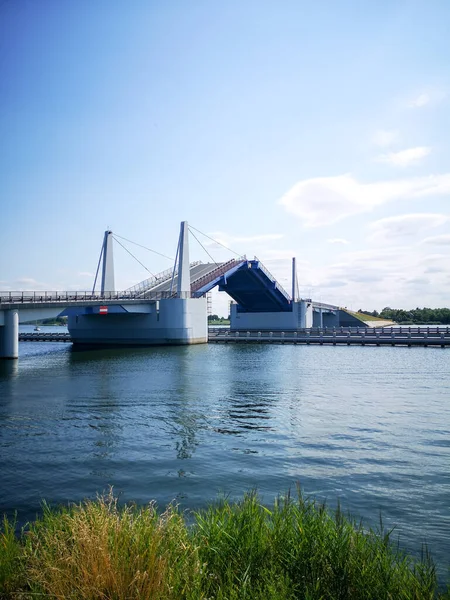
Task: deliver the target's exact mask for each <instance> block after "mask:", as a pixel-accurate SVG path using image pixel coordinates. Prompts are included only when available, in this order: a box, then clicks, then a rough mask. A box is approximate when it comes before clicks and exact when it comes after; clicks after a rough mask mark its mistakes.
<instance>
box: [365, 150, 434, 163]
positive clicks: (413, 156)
mask: <svg viewBox="0 0 450 600" xmlns="http://www.w3.org/2000/svg"><path fill="white" fill-rule="evenodd" d="M430 152H431V148H430V147H429V146H417V147H416V148H407V149H406V150H400V152H388V153H387V154H382V155H381V156H378V157H377V158H376V159H375V160H376V161H377V162H382V163H386V164H389V165H394V166H395V167H407V166H409V165H411V164H417V163H418V162H419V161H420V160H421V159H422V158H425V156H428V155H429V154H430Z"/></svg>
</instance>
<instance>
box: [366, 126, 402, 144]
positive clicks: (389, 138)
mask: <svg viewBox="0 0 450 600" xmlns="http://www.w3.org/2000/svg"><path fill="white" fill-rule="evenodd" d="M399 139H400V133H399V132H398V131H396V130H392V131H388V130H386V129H379V130H378V131H376V132H375V133H374V134H373V136H372V143H373V144H375V146H380V148H387V147H389V146H392V144H395V143H396V142H398V141H399Z"/></svg>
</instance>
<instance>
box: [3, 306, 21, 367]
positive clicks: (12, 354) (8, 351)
mask: <svg viewBox="0 0 450 600" xmlns="http://www.w3.org/2000/svg"><path fill="white" fill-rule="evenodd" d="M3 321H4V323H3V327H0V359H2V358H19V312H18V311H17V310H14V309H12V310H5V311H4V312H3Z"/></svg>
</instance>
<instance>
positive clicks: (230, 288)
mask: <svg viewBox="0 0 450 600" xmlns="http://www.w3.org/2000/svg"><path fill="white" fill-rule="evenodd" d="M220 271H223V272H217V273H216V274H215V277H214V278H211V279H210V280H209V281H205V282H200V286H196V289H192V292H194V293H195V295H198V296H203V295H204V294H206V293H207V292H209V291H210V290H211V289H212V288H214V287H215V286H218V287H219V291H221V292H227V294H228V295H229V296H231V298H233V300H234V301H235V302H236V303H237V305H238V306H237V310H238V312H288V311H291V310H292V301H291V297H290V295H289V294H288V293H287V292H286V290H284V289H283V287H282V286H281V285H280V284H279V283H278V282H277V281H276V279H275V278H274V277H273V276H272V275H271V273H270V272H269V271H268V270H267V269H266V268H265V267H264V265H263V264H262V263H261V261H260V260H258V259H257V258H255V259H254V260H233V261H230V262H229V263H226V264H224V265H223V266H222V268H221V269H220Z"/></svg>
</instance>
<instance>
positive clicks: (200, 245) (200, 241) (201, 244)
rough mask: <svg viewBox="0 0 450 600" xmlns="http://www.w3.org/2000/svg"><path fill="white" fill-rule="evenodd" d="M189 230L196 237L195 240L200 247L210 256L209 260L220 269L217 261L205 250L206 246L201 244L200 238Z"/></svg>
mask: <svg viewBox="0 0 450 600" xmlns="http://www.w3.org/2000/svg"><path fill="white" fill-rule="evenodd" d="M188 229H189V231H190V232H191V234H192V235H193V236H194V238H195V239H196V240H197V242H198V243H199V244H200V246H201V247H202V248H203V250H204V251H205V252H206V254H207V255H208V256H209V258H210V259H211V260H212V261H213V263H214V264H215V265H216V267H218V266H219V265H218V263H216V261H215V260H214V258H213V257H212V256H211V254H210V253H209V252H208V250H207V249H206V248H205V246H204V245H203V244H202V243H201V241H200V240H199V239H198V237H197V236H196V235H195V233H194V232H193V231H191V228H190V227H188Z"/></svg>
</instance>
